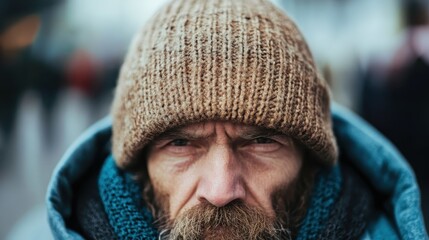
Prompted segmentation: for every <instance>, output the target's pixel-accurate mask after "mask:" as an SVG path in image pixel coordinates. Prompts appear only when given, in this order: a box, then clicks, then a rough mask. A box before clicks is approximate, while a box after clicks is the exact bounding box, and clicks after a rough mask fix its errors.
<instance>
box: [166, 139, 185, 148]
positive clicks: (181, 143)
mask: <svg viewBox="0 0 429 240" xmlns="http://www.w3.org/2000/svg"><path fill="white" fill-rule="evenodd" d="M169 144H170V145H171V146H175V147H185V146H188V145H189V140H186V139H174V140H173V141H171V142H170V143H169Z"/></svg>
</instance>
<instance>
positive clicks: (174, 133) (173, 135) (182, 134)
mask: <svg viewBox="0 0 429 240" xmlns="http://www.w3.org/2000/svg"><path fill="white" fill-rule="evenodd" d="M213 136H214V133H210V134H196V133H193V132H190V131H185V130H184V129H181V128H176V129H171V130H168V131H166V132H164V133H162V134H160V135H159V136H158V137H156V138H155V141H160V140H168V139H188V140H198V139H203V138H209V137H213Z"/></svg>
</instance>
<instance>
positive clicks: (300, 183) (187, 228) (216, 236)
mask: <svg viewBox="0 0 429 240" xmlns="http://www.w3.org/2000/svg"><path fill="white" fill-rule="evenodd" d="M317 169H318V166H316V165H315V164H313V163H312V162H309V161H304V164H303V167H302V169H301V171H300V174H299V176H298V177H297V179H295V181H293V182H292V183H291V184H289V185H288V186H287V187H286V186H282V187H279V188H278V189H277V190H276V191H274V192H273V194H272V196H271V198H272V205H273V208H274V210H275V212H276V216H275V217H272V216H268V215H267V214H266V213H265V212H264V211H263V210H261V209H258V208H256V207H253V206H248V205H247V204H245V203H243V202H242V201H239V200H236V201H233V202H231V203H229V204H227V205H226V206H223V207H216V206H214V205H212V204H210V203H209V202H202V203H200V204H198V205H196V206H194V207H192V208H190V209H188V210H186V211H185V212H183V213H182V214H180V215H179V216H178V217H177V218H176V219H174V220H170V217H169V213H168V209H169V206H168V195H166V194H165V193H163V192H162V191H154V188H153V185H152V184H151V183H150V182H149V181H145V182H146V184H145V186H144V191H143V198H144V200H145V201H146V203H147V206H148V207H149V209H150V210H151V212H152V214H153V216H154V217H155V225H156V226H157V227H158V229H159V230H160V232H161V234H160V239H192V240H196V239H213V240H224V239H225V240H226V239H230V240H235V239H250V240H259V239H261V240H262V239H274V240H275V239H286V240H287V239H293V238H295V236H296V234H297V232H298V230H299V227H300V223H301V221H302V219H303V217H304V215H305V213H306V208H307V202H308V198H309V195H310V192H311V188H312V185H313V182H314V176H315V174H316V171H317Z"/></svg>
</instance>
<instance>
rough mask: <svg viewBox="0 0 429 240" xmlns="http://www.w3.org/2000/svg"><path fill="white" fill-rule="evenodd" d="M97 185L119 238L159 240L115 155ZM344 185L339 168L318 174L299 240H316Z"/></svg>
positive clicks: (135, 188)
mask: <svg viewBox="0 0 429 240" xmlns="http://www.w3.org/2000/svg"><path fill="white" fill-rule="evenodd" d="M98 184H99V188H100V195H101V199H102V201H103V204H104V207H105V210H106V213H107V215H108V218H109V222H110V224H111V226H112V227H113V229H114V231H115V233H116V234H117V235H118V237H119V239H157V236H158V233H157V230H156V229H155V228H154V227H153V226H152V224H151V223H152V221H153V218H152V216H151V215H150V213H149V212H148V210H147V209H145V208H144V207H142V206H143V204H142V202H141V189H140V187H139V185H138V184H137V183H136V182H135V181H134V180H133V179H132V178H131V177H130V175H129V174H127V173H125V172H123V171H121V170H120V169H118V168H117V167H116V165H115V162H114V160H113V158H112V156H109V157H108V159H107V160H106V162H105V163H104V165H103V168H102V169H101V173H100V178H99V183H98ZM341 184H342V178H341V171H340V168H339V166H338V165H336V166H334V167H333V168H326V169H322V171H321V172H320V173H319V174H318V176H317V178H316V184H315V186H314V191H313V193H312V196H311V200H310V205H309V209H308V211H307V214H306V217H305V219H304V221H303V224H302V226H301V229H300V231H299V233H298V237H297V239H298V240H301V239H309V240H311V239H317V236H318V234H320V233H321V231H323V229H324V227H325V225H324V222H326V221H327V219H328V218H329V215H330V213H331V211H332V208H333V205H334V204H335V202H336V200H337V199H338V197H339V195H340V191H341Z"/></svg>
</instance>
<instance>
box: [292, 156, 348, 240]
mask: <svg viewBox="0 0 429 240" xmlns="http://www.w3.org/2000/svg"><path fill="white" fill-rule="evenodd" d="M341 186H342V177H341V170H340V167H339V165H338V164H337V165H335V166H334V167H332V168H325V169H322V170H321V171H320V172H319V174H318V176H317V177H316V181H315V185H314V189H313V192H312V194H311V197H310V203H309V204H310V205H309V207H308V210H307V213H306V216H305V217H304V220H303V223H302V225H301V228H300V230H299V232H298V236H297V240H311V239H318V235H319V234H320V233H321V232H322V231H323V230H324V229H325V223H326V222H327V220H328V218H329V215H330V213H331V211H332V209H333V207H334V204H335V202H336V201H337V199H338V198H339V196H340V193H341Z"/></svg>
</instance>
